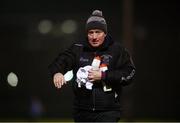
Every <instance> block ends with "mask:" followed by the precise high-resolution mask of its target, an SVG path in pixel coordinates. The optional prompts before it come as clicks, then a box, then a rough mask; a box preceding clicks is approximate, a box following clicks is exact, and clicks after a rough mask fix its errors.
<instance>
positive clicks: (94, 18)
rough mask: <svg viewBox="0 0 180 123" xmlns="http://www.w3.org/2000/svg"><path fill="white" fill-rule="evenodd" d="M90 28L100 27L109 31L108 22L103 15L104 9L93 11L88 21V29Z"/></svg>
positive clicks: (105, 31)
mask: <svg viewBox="0 0 180 123" xmlns="http://www.w3.org/2000/svg"><path fill="white" fill-rule="evenodd" d="M90 29H100V30H102V31H104V33H107V24H106V20H105V19H104V17H103V15H102V11H100V10H94V11H93V12H92V14H91V16H90V17H89V18H88V20H87V21H86V31H88V30H90Z"/></svg>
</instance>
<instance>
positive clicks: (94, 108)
mask: <svg viewBox="0 0 180 123" xmlns="http://www.w3.org/2000/svg"><path fill="white" fill-rule="evenodd" d="M95 94H96V93H95V89H93V108H92V110H93V111H95V110H96V104H95V96H96V95H95Z"/></svg>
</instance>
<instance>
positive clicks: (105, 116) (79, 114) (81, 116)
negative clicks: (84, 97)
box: [73, 110, 120, 122]
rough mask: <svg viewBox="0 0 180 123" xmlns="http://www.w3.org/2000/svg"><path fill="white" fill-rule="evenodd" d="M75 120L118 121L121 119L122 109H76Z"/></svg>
mask: <svg viewBox="0 0 180 123" xmlns="http://www.w3.org/2000/svg"><path fill="white" fill-rule="evenodd" d="M73 115H74V121H75V122H118V121H119V120H120V111H88V110H75V111H74V114H73Z"/></svg>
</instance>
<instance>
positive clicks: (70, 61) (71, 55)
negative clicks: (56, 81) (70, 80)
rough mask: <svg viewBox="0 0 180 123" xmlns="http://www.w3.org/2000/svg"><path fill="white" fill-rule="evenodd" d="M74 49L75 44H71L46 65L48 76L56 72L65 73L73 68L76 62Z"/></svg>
mask: <svg viewBox="0 0 180 123" xmlns="http://www.w3.org/2000/svg"><path fill="white" fill-rule="evenodd" d="M74 50H75V46H74V44H73V45H72V46H71V47H70V48H68V49H66V50H65V51H64V52H62V53H60V54H59V55H58V56H57V57H56V58H55V60H54V61H53V62H52V63H51V64H50V65H49V66H48V69H49V74H50V76H53V75H54V74H55V73H57V72H60V73H62V74H65V73H66V72H67V71H69V70H71V69H72V68H73V66H74V64H75V63H76V62H75V59H76V54H75V51H74Z"/></svg>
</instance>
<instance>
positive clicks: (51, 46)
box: [0, 0, 180, 121]
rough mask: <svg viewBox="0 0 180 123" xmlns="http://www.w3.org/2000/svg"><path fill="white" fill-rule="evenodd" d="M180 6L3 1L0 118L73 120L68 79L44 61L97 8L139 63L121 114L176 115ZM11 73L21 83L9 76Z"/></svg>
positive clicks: (169, 0) (169, 2) (168, 1)
mask: <svg viewBox="0 0 180 123" xmlns="http://www.w3.org/2000/svg"><path fill="white" fill-rule="evenodd" d="M179 7H180V4H179V2H178V0H177V1H175V0H164V1H162V2H160V1H152V0H146V1H145V0H113V1H110V0H96V1H95V0H92V1H86V0H76V1H75V0H74V1H72V0H71V1H68V0H51V1H48V0H36V1H33V0H6V1H4V0H2V1H1V2H0V121H72V114H71V112H72V99H73V93H72V90H71V86H70V84H67V85H65V86H64V87H63V88H62V89H61V90H57V89H56V88H55V87H54V86H53V83H52V82H51V81H50V79H49V77H48V70H47V66H48V65H49V64H50V63H51V61H52V60H53V59H54V58H55V57H56V56H57V55H58V53H59V52H62V51H63V50H64V49H65V48H67V47H68V46H70V45H71V44H72V43H73V42H75V41H77V40H80V39H83V38H84V37H85V30H84V28H85V22H86V20H87V18H88V17H89V15H90V14H91V12H92V11H93V10H94V9H100V10H102V11H103V14H104V16H105V18H106V21H107V23H108V32H109V33H110V34H111V35H112V36H113V38H114V40H116V41H119V42H121V43H123V44H125V45H126V47H127V48H128V49H129V51H130V53H131V54H132V56H133V59H134V63H135V65H136V68H137V73H136V78H135V80H134V82H133V84H131V85H130V86H127V87H124V91H123V95H122V104H123V105H122V107H123V113H122V120H125V121H180V116H179V114H180V108H179V104H180V101H179V99H180V98H179V91H178V90H179V89H178V87H179V85H180V84H179V82H180V81H179V62H180V61H179V52H180V51H179V45H178V44H179V41H180V29H179V27H180V26H179V22H180V21H179V12H180V11H179ZM10 72H13V73H15V74H16V75H17V77H18V84H17V86H16V87H12V86H10V85H9V84H8V83H7V76H8V74H9V73H10Z"/></svg>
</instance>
